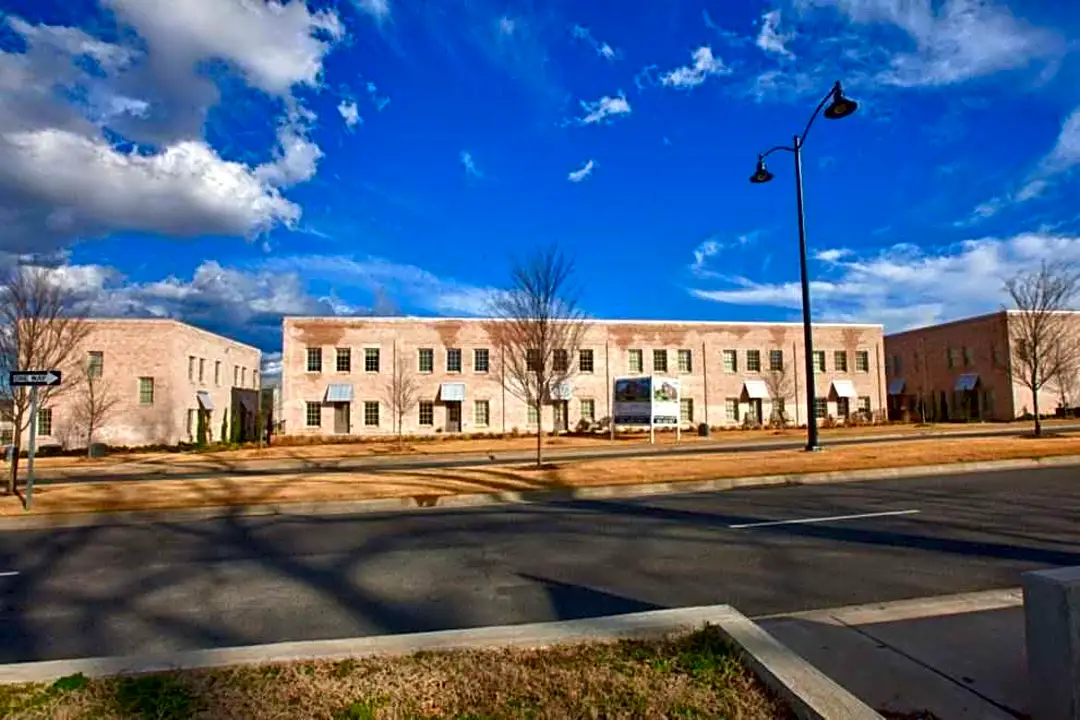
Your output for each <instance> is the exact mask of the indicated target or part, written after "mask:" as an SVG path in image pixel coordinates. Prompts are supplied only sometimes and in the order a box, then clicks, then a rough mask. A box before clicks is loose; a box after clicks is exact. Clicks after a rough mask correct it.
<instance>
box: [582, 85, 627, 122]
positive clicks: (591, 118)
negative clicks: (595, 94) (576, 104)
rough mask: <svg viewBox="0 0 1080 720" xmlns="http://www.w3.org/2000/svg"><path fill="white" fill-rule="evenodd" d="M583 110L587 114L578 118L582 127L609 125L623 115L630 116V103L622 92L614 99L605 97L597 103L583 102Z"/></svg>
mask: <svg viewBox="0 0 1080 720" xmlns="http://www.w3.org/2000/svg"><path fill="white" fill-rule="evenodd" d="M581 109H582V110H583V111H584V112H585V114H584V115H583V116H582V117H580V118H578V120H577V121H578V123H579V124H581V125H594V124H596V123H609V122H611V121H612V120H613V119H614V118H617V117H619V116H621V115H629V114H630V103H629V102H628V101H627V99H626V96H625V95H624V94H623V93H622V91H620V92H619V94H618V95H616V96H614V97H610V96H608V95H605V96H604V97H602V98H600V99H599V100H596V101H595V102H586V101H585V100H582V101H581Z"/></svg>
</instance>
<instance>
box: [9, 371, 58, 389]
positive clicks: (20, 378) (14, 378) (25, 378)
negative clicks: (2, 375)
mask: <svg viewBox="0 0 1080 720" xmlns="http://www.w3.org/2000/svg"><path fill="white" fill-rule="evenodd" d="M8 381H9V383H10V384H11V387H52V386H54V385H59V384H60V371H59V370H14V371H12V372H11V374H10V376H9V377H8Z"/></svg>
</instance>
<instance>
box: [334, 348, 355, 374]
mask: <svg viewBox="0 0 1080 720" xmlns="http://www.w3.org/2000/svg"><path fill="white" fill-rule="evenodd" d="M334 352H335V355H336V357H335V358H334V367H335V369H336V370H337V371H338V372H340V373H347V372H352V348H337V349H336V350H335V351H334Z"/></svg>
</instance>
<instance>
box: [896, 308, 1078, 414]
mask: <svg viewBox="0 0 1080 720" xmlns="http://www.w3.org/2000/svg"><path fill="white" fill-rule="evenodd" d="M1064 314H1065V315H1066V316H1067V317H1068V321H1069V322H1070V323H1074V324H1075V325H1076V330H1077V332H1080V312H1067V313H1064ZM1017 315H1018V313H1017V312H1016V311H1013V310H1002V311H1000V312H996V313H993V314H990V315H980V316H977V317H971V318H966V319H963V320H957V321H954V322H947V323H942V324H940V325H931V326H929V327H924V328H918V329H915V330H908V331H906V332H902V333H896V334H893V335H888V336H886V337H885V355H886V365H885V375H886V378H887V380H888V393H889V401H888V406H889V416H890V417H891V418H893V419H903V418H910V419H912V420H917V419H920V418H921V417H922V416H923V415H924V414H925V416H926V419H927V420H928V421H934V422H941V421H949V420H952V421H963V420H1002V421H1005V420H1014V419H1016V418H1018V417H1021V416H1023V415H1024V414H1026V413H1030V412H1031V411H1032V407H1033V402H1032V397H1031V391H1030V390H1029V389H1028V388H1026V387H1024V386H1023V385H1022V384H1020V383H1018V382H1014V381H1013V380H1012V378H1011V377H1010V374H1009V366H1010V362H1011V356H1012V346H1011V341H1010V326H1011V325H1012V324H1013V323H1015V322H1016V320H1017ZM1070 379H1071V380H1072V384H1073V386H1074V387H1075V385H1076V379H1075V378H1068V379H1066V382H1064V383H1054V384H1053V385H1049V386H1046V387H1044V388H1043V389H1042V390H1041V392H1040V393H1039V410H1040V412H1041V413H1043V414H1053V413H1054V411H1055V409H1056V408H1057V407H1058V406H1066V407H1072V406H1076V405H1078V404H1080V403H1078V398H1077V397H1071V395H1072V394H1073V393H1072V392H1070V390H1071V388H1070V387H1069V385H1070V383H1069V382H1068V380H1070ZM1076 389H1077V390H1080V387H1077V388H1076Z"/></svg>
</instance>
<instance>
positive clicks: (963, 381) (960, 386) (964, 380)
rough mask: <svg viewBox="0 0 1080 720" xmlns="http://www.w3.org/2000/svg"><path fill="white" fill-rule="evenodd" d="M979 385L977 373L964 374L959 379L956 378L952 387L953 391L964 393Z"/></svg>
mask: <svg viewBox="0 0 1080 720" xmlns="http://www.w3.org/2000/svg"><path fill="white" fill-rule="evenodd" d="M978 384H979V374H978V373H964V374H963V375H961V376H960V377H958V378H956V385H954V386H953V390H957V391H960V392H965V391H968V390H974V389H975V386H976V385H978Z"/></svg>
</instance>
